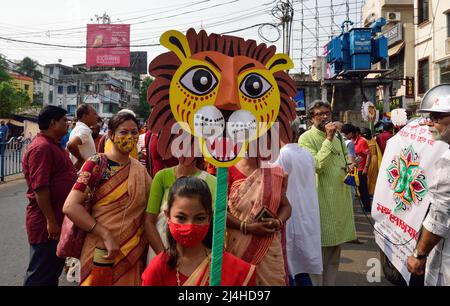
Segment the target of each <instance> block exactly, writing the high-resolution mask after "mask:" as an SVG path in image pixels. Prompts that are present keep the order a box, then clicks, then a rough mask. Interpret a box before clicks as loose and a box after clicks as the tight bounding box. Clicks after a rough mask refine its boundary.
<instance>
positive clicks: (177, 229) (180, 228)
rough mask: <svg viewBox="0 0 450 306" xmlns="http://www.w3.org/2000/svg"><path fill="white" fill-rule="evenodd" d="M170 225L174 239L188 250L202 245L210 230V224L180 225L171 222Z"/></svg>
mask: <svg viewBox="0 0 450 306" xmlns="http://www.w3.org/2000/svg"><path fill="white" fill-rule="evenodd" d="M168 224H169V230H170V233H171V234H172V237H173V239H175V241H176V242H178V243H179V244H181V245H182V246H184V247H186V248H192V247H194V246H196V245H197V244H199V243H201V242H202V241H203V239H205V237H206V234H208V230H209V224H178V223H173V222H172V221H170V220H169V222H168Z"/></svg>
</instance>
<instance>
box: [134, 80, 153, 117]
mask: <svg viewBox="0 0 450 306" xmlns="http://www.w3.org/2000/svg"><path fill="white" fill-rule="evenodd" d="M152 82H153V79H152V78H150V77H146V78H145V79H144V80H143V81H142V83H141V88H140V90H139V107H138V111H137V113H138V116H139V117H141V118H144V120H147V118H148V116H149V115H150V105H149V104H148V102H147V89H148V87H149V86H150V85H151V84H152Z"/></svg>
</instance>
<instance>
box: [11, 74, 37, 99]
mask: <svg viewBox="0 0 450 306" xmlns="http://www.w3.org/2000/svg"><path fill="white" fill-rule="evenodd" d="M9 75H10V76H11V78H12V80H11V81H12V83H13V84H14V85H15V86H16V87H17V88H19V89H22V90H24V91H25V92H26V93H27V94H28V97H30V101H33V78H31V77H28V76H25V75H21V74H18V73H10V74H9Z"/></svg>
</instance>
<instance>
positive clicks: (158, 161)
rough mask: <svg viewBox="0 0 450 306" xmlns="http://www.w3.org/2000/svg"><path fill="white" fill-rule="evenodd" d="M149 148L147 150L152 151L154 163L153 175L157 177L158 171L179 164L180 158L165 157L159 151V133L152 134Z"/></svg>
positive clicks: (152, 161) (151, 157)
mask: <svg viewBox="0 0 450 306" xmlns="http://www.w3.org/2000/svg"><path fill="white" fill-rule="evenodd" d="M148 147H149V149H148V150H147V154H148V152H150V159H151V163H152V173H151V174H152V177H155V175H156V173H157V172H158V171H159V170H162V169H165V168H170V167H174V166H176V165H178V159H176V158H175V157H171V158H169V159H163V158H162V157H161V155H159V153H158V135H156V134H152V135H151V136H150V143H149V144H148Z"/></svg>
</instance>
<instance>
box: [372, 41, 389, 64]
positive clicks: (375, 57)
mask: <svg viewBox="0 0 450 306" xmlns="http://www.w3.org/2000/svg"><path fill="white" fill-rule="evenodd" d="M387 57H388V39H387V38H386V36H384V35H381V36H380V37H378V38H377V39H373V40H372V63H373V64H375V63H378V62H379V61H381V60H383V59H386V58H387Z"/></svg>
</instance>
